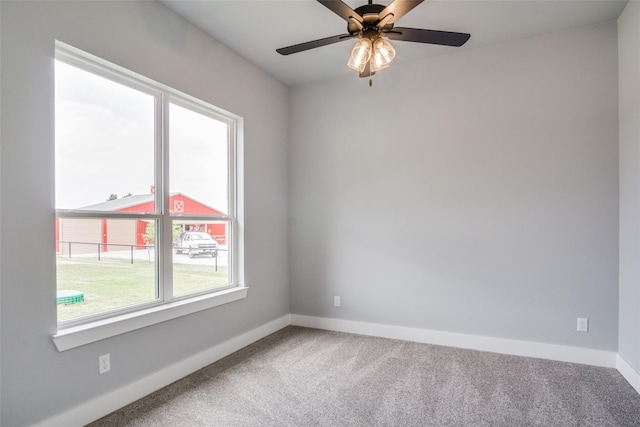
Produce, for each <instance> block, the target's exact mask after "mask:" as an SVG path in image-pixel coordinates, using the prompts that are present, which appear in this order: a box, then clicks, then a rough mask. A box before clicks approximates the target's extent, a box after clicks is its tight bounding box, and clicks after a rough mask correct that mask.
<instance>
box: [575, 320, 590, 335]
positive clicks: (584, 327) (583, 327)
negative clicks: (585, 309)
mask: <svg viewBox="0 0 640 427" xmlns="http://www.w3.org/2000/svg"><path fill="white" fill-rule="evenodd" d="M577 329H578V332H589V319H587V318H585V317H578V328H577Z"/></svg>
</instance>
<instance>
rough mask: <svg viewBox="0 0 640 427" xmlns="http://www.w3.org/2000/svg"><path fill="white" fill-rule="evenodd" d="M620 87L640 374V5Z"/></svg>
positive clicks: (623, 33) (629, 313) (627, 23)
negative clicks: (639, 48)
mask: <svg viewBox="0 0 640 427" xmlns="http://www.w3.org/2000/svg"><path fill="white" fill-rule="evenodd" d="M618 32H619V35H618V55H619V76H620V78H619V80H620V82H619V85H620V96H619V97H620V326H619V328H620V331H619V349H618V352H619V354H620V356H622V358H623V359H624V360H625V361H626V362H627V363H628V364H629V365H631V366H632V367H633V368H634V369H635V370H636V372H640V263H639V262H638V260H640V51H639V50H638V40H640V3H638V2H635V1H631V2H629V3H628V4H627V7H626V8H625V10H624V12H623V13H622V15H621V16H620V18H619V19H618Z"/></svg>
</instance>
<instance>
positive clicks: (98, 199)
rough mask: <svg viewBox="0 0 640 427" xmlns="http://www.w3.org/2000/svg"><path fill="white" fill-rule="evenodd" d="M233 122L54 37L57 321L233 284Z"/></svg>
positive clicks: (196, 297) (104, 315)
mask: <svg viewBox="0 0 640 427" xmlns="http://www.w3.org/2000/svg"><path fill="white" fill-rule="evenodd" d="M240 125H241V120H240V118H238V117H236V116H233V115H232V114H229V113H227V112H223V111H221V110H220V109H218V108H216V107H213V106H211V105H208V104H207V103H205V102H202V101H199V100H196V99H194V98H192V97H190V96H187V95H185V94H181V93H179V92H177V91H175V90H172V89H169V88H166V87H163V86H162V85H160V84H157V83H154V82H152V81H150V80H149V79H146V78H143V77H140V76H136V75H134V74H133V73H131V72H127V71H125V70H122V69H120V68H119V67H117V66H114V65H111V64H107V63H106V62H105V61H102V60H99V59H98V58H94V57H91V56H90V55H88V54H82V53H79V52H78V51H76V50H75V49H73V48H70V47H68V46H66V45H63V44H61V43H60V44H59V45H58V48H57V50H56V61H55V126H56V132H55V171H56V172H55V196H56V197H55V200H56V202H55V207H56V219H55V221H56V224H55V233H56V248H55V250H56V284H57V303H58V304H57V307H58V323H59V325H60V328H61V329H65V328H72V327H75V326H77V325H82V324H88V323H92V322H96V321H104V320H105V319H119V318H122V316H124V315H127V314H129V317H131V316H130V314H131V313H147V312H154V313H157V310H158V307H160V308H162V307H173V306H177V305H180V306H184V304H185V303H189V302H192V301H198V302H200V303H201V301H202V300H203V299H206V298H207V297H209V296H215V295H217V294H225V291H228V290H233V289H236V288H239V287H241V283H240V282H241V279H240V268H239V251H238V247H239V239H238V236H239V233H238V228H239V224H238V221H237V213H236V200H237V189H236V181H237V180H236V171H237V167H236V166H237V165H236V152H237V141H236V140H237V137H236V135H237V132H238V127H239V126H240ZM226 294H228V292H226ZM228 300H233V298H231V299H229V298H226V299H225V301H224V302H227V301H228ZM213 305H217V304H213ZM54 340H55V337H54Z"/></svg>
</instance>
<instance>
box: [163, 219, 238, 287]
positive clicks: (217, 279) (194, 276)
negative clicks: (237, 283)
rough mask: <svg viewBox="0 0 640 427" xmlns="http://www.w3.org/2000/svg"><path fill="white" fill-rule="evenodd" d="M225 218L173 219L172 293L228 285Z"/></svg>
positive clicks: (227, 230) (227, 227)
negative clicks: (204, 219)
mask: <svg viewBox="0 0 640 427" xmlns="http://www.w3.org/2000/svg"><path fill="white" fill-rule="evenodd" d="M229 231H230V230H229V224H228V223H227V222H226V221H182V220H174V221H173V239H174V240H173V246H174V251H173V293H174V295H175V296H180V295H186V294H190V293H194V292H200V291H204V290H210V289H214V288H220V287H224V286H228V285H229V283H230V281H231V280H230V277H229V256H228V255H229V251H228V248H229V246H228V244H227V242H228V240H227V235H228V233H229Z"/></svg>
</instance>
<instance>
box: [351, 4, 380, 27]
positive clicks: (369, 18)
mask: <svg viewBox="0 0 640 427" xmlns="http://www.w3.org/2000/svg"><path fill="white" fill-rule="evenodd" d="M385 7H386V6H383V5H381V4H365V5H363V6H360V7H358V8H356V9H355V10H354V12H356V13H357V14H358V15H360V16H362V20H363V21H364V22H363V23H362V25H363V26H364V30H368V29H373V28H376V25H377V24H378V22H380V12H382V11H383V10H384V9H385ZM347 30H348V31H349V34H357V33H359V32H360V28H359V27H358V25H357V24H354V23H353V22H349V23H348V24H347Z"/></svg>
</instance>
